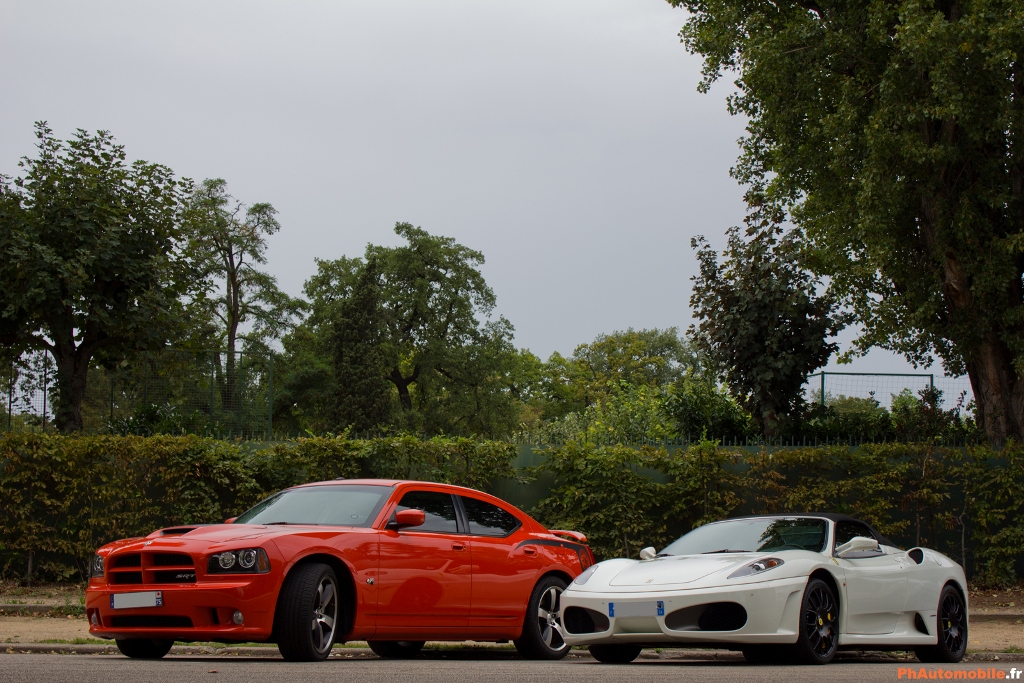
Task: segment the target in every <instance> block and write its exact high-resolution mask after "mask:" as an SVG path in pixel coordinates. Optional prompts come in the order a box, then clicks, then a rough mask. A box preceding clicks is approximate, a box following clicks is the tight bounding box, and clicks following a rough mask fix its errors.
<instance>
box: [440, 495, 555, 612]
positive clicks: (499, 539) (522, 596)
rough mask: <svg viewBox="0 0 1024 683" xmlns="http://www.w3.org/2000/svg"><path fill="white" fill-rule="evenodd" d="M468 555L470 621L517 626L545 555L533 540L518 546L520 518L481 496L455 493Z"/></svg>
mask: <svg viewBox="0 0 1024 683" xmlns="http://www.w3.org/2000/svg"><path fill="white" fill-rule="evenodd" d="M460 499H461V503H462V508H463V511H464V512H465V518H466V522H467V525H468V532H469V542H470V545H471V552H472V556H473V600H472V607H471V608H470V616H469V618H470V622H469V623H470V625H471V626H474V627H490V628H497V629H509V630H513V631H514V630H516V629H518V628H519V627H520V626H521V625H522V622H523V614H524V610H525V609H526V603H527V601H528V600H529V599H530V592H531V591H532V590H533V583H534V579H535V578H536V576H537V574H538V572H539V570H540V569H541V567H542V565H543V563H544V559H543V556H542V554H541V553H540V552H538V549H537V547H536V546H523V547H518V546H519V541H520V540H521V539H519V538H518V536H519V534H517V533H516V532H517V531H518V530H519V529H520V528H521V527H522V521H521V520H520V519H519V518H518V517H516V516H515V515H513V514H512V513H511V512H508V511H507V510H503V509H502V508H500V507H498V506H497V505H493V504H492V503H489V502H487V501H485V500H480V499H478V498H472V497H469V496H460Z"/></svg>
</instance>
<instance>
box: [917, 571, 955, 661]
mask: <svg viewBox="0 0 1024 683" xmlns="http://www.w3.org/2000/svg"><path fill="white" fill-rule="evenodd" d="M935 616H936V621H937V622H938V644H936V645H932V646H930V647H919V648H917V649H915V650H914V652H915V653H916V654H917V658H918V659H920V660H921V661H922V662H925V663H928V664H955V663H957V662H959V661H960V660H961V659H963V658H964V655H965V654H967V608H966V606H965V605H964V599H963V598H962V597H961V596H960V591H958V590H957V589H956V588H954V587H953V586H951V585H948V584H947V585H946V586H945V587H943V589H942V593H940V594H939V609H938V611H937V613H936V615H935Z"/></svg>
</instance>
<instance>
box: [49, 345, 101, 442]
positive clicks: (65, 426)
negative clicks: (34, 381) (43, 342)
mask: <svg viewBox="0 0 1024 683" xmlns="http://www.w3.org/2000/svg"><path fill="white" fill-rule="evenodd" d="M53 360H54V363H56V365H57V382H56V384H57V400H56V401H55V402H54V403H55V408H56V409H55V411H54V416H53V422H54V425H55V426H56V427H57V429H58V430H60V431H61V432H64V433H65V434H66V433H69V432H80V431H82V428H83V426H84V425H83V422H82V401H83V400H84V399H85V386H86V380H87V378H88V376H89V362H90V361H91V360H92V354H89V353H85V352H84V351H83V350H82V348H81V347H79V348H77V349H76V348H75V347H74V345H73V344H59V345H55V346H54V348H53Z"/></svg>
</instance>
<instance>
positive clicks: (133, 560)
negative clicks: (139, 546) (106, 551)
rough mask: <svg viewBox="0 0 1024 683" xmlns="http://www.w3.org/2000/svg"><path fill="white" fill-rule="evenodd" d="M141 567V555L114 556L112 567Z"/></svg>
mask: <svg viewBox="0 0 1024 683" xmlns="http://www.w3.org/2000/svg"><path fill="white" fill-rule="evenodd" d="M141 566H142V555H139V554H138V553H129V554H128V555H115V556H114V564H113V567H114V568H115V569H119V568H121V567H141Z"/></svg>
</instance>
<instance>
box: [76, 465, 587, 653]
mask: <svg viewBox="0 0 1024 683" xmlns="http://www.w3.org/2000/svg"><path fill="white" fill-rule="evenodd" d="M593 563H594V557H593V554H592V553H591V552H590V548H589V547H587V545H586V538H585V537H584V536H583V535H582V534H577V533H574V532H571V531H549V530H547V529H545V528H544V527H543V526H541V525H540V524H538V523H537V522H536V521H534V520H533V519H531V518H530V517H529V516H528V515H526V514H524V513H523V512H521V511H520V510H518V509H516V508H515V507H513V506H511V505H509V504H508V503H505V502H504V501H501V500H499V499H498V498H495V497H494V496H490V495H487V494H486V493H481V492H479V491H474V490H472V489H466V488H462V487H459V486H449V485H444V484H430V483H425V482H417V481H390V480H383V479H349V480H338V481H326V482H319V483H316V484H307V485H304V486H297V487H295V488H291V489H286V490H284V491H281V492H279V493H276V494H274V495H272V496H270V497H269V498H267V499H266V500H264V501H263V502H261V503H260V504H258V505H256V506H255V507H254V508H252V509H251V510H249V511H248V512H245V513H244V514H242V515H240V516H239V517H237V518H235V519H233V520H228V522H227V523H225V524H211V525H190V526H180V527H171V528H167V529H161V530H159V531H155V532H153V533H152V534H150V535H149V536H147V537H145V538H131V539H125V540H122V541H115V542H114V543H110V544H108V545H105V546H103V547H102V548H100V549H99V550H98V551H97V552H96V556H95V557H94V558H93V562H92V569H91V577H90V579H89V587H88V589H87V590H86V593H85V606H86V615H87V617H88V619H89V624H90V626H89V630H90V632H91V633H92V634H93V635H95V636H98V637H101V638H113V639H114V640H115V641H116V642H117V647H118V649H120V651H121V652H122V653H124V654H125V655H127V656H129V657H137V658H144V659H154V658H159V657H163V656H164V655H165V654H167V652H168V651H169V650H170V648H171V645H172V643H173V642H174V641H203V640H208V641H219V642H246V641H266V642H276V643H277V646H278V648H279V649H280V650H281V654H282V655H283V656H284V658H285V659H287V660H291V661H317V660H323V659H325V658H326V657H327V656H328V655H329V654H330V652H331V646H332V645H333V644H334V643H341V642H345V641H347V640H364V639H365V640H367V641H368V642H369V645H370V647H371V648H372V649H373V651H374V652H376V653H377V654H378V655H380V656H382V657H395V658H399V657H410V656H412V655H415V654H416V653H417V652H418V651H419V649H420V648H421V647H423V643H424V641H426V640H477V641H507V640H512V641H514V642H515V645H516V648H517V649H518V650H519V652H520V653H522V655H523V656H524V657H527V658H530V659H558V658H561V657H563V656H565V655H566V653H567V652H568V650H569V648H568V646H567V645H566V644H565V641H564V640H563V639H562V631H561V624H560V623H559V622H558V619H557V616H558V610H559V604H558V602H559V596H560V594H561V592H562V591H563V590H564V589H565V587H566V586H567V585H568V583H569V582H571V581H572V580H573V579H574V578H575V577H576V576H577V575H579V574H580V573H581V572H582V571H583V570H584V569H586V568H587V567H589V566H591V565H592V564H593Z"/></svg>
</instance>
